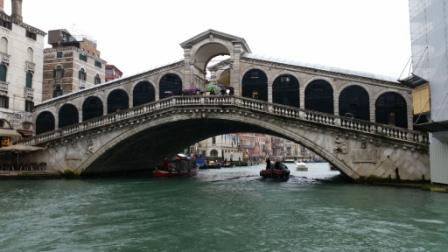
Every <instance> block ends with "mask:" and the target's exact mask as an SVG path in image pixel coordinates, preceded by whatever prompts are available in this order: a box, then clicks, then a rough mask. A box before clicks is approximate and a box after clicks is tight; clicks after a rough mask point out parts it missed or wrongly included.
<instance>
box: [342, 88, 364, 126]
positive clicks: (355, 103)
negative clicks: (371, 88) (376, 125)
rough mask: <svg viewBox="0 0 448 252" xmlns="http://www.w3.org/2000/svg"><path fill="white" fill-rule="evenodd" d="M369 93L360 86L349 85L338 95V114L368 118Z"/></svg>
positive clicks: (362, 118)
mask: <svg viewBox="0 0 448 252" xmlns="http://www.w3.org/2000/svg"><path fill="white" fill-rule="evenodd" d="M369 104H370V103H369V94H368V93H367V91H366V90H365V89H364V88H362V87H360V86H355V85H354V86H349V87H346V88H344V90H342V92H341V94H340V95H339V114H340V115H341V116H346V117H351V118H356V119H361V120H366V121H368V120H370V110H369V106H370V105H369Z"/></svg>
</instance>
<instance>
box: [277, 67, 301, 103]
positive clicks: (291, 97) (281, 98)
mask: <svg viewBox="0 0 448 252" xmlns="http://www.w3.org/2000/svg"><path fill="white" fill-rule="evenodd" d="M299 97H300V93H299V81H298V80H297V79H296V78H295V77H294V76H292V75H289V74H285V75H281V76H279V77H277V79H275V81H274V84H273V86H272V101H273V102H274V103H278V104H283V105H288V106H294V107H299V105H300V99H299Z"/></svg>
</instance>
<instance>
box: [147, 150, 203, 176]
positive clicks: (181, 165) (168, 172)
mask: <svg viewBox="0 0 448 252" xmlns="http://www.w3.org/2000/svg"><path fill="white" fill-rule="evenodd" d="M152 174H153V175H154V177H189V176H194V175H196V174H197V167H196V162H194V160H191V159H189V158H188V157H187V156H186V155H184V154H177V156H176V159H175V160H172V161H168V160H165V161H164V162H163V164H162V165H160V166H159V167H158V168H156V169H155V170H154V171H153V173H152Z"/></svg>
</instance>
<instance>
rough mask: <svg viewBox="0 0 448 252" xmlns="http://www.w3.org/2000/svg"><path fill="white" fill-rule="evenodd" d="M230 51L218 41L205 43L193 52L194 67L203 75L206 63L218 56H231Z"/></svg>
mask: <svg viewBox="0 0 448 252" xmlns="http://www.w3.org/2000/svg"><path fill="white" fill-rule="evenodd" d="M231 51H232V49H231V48H229V47H228V46H227V45H225V44H223V43H220V42H218V41H213V42H206V43H204V44H202V45H200V46H199V47H198V49H196V50H195V51H194V52H193V54H192V55H193V62H194V65H195V66H196V67H197V68H199V69H201V71H203V72H204V73H205V71H206V69H205V68H206V67H207V63H208V62H209V61H210V60H211V59H212V58H214V57H216V56H220V55H229V56H230V55H231V54H230V52H231Z"/></svg>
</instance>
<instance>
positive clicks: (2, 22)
mask: <svg viewBox="0 0 448 252" xmlns="http://www.w3.org/2000/svg"><path fill="white" fill-rule="evenodd" d="M0 26H3V27H5V28H6V29H9V30H12V25H11V22H8V21H6V20H1V19H0Z"/></svg>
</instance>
